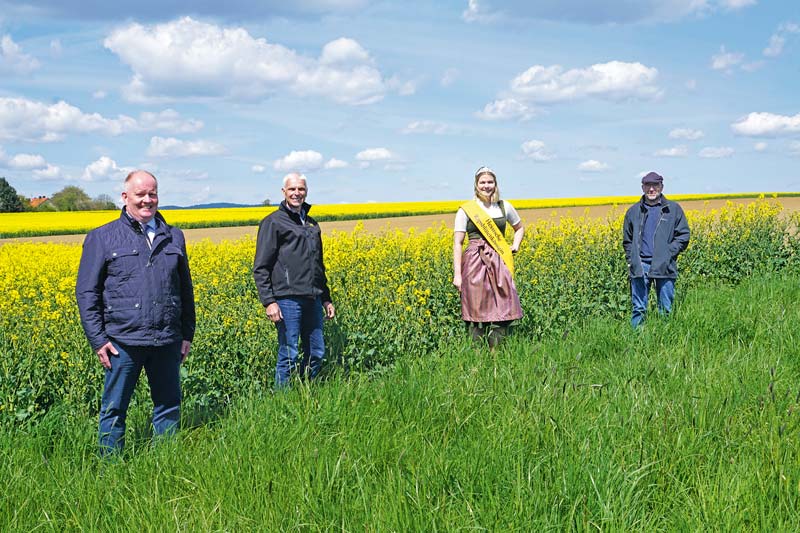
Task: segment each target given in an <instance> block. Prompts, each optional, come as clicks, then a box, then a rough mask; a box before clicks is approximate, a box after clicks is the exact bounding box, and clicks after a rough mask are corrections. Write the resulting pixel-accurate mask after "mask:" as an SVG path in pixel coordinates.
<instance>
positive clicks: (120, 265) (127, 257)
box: [106, 248, 141, 282]
mask: <svg viewBox="0 0 800 533" xmlns="http://www.w3.org/2000/svg"><path fill="white" fill-rule="evenodd" d="M140 252H141V250H139V249H138V248H117V249H114V250H111V251H110V252H109V253H108V257H107V258H106V262H107V264H108V266H107V268H108V278H109V279H111V280H114V281H115V282H125V281H127V280H128V279H130V278H131V276H133V275H134V274H135V273H136V272H137V271H138V268H139V254H140Z"/></svg>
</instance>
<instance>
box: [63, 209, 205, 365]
mask: <svg viewBox="0 0 800 533" xmlns="http://www.w3.org/2000/svg"><path fill="white" fill-rule="evenodd" d="M156 218H157V219H158V221H159V224H158V228H157V230H156V234H155V236H154V238H153V244H152V247H150V246H149V245H148V242H147V237H146V236H145V234H144V233H143V232H142V228H141V226H140V225H139V223H138V222H137V221H135V220H133V219H132V218H131V217H130V216H128V214H127V213H126V212H125V208H123V209H122V213H121V214H120V217H119V218H118V219H117V220H114V221H113V222H109V223H108V224H105V225H104V226H100V227H99V228H97V229H95V230H93V231H91V232H89V234H88V235H86V239H85V240H84V241H83V254H82V255H81V263H80V267H79V268H78V283H77V285H76V287H75V295H76V297H77V299H78V310H79V311H80V315H81V324H82V325H83V330H84V332H85V333H86V337H87V338H88V339H89V343H90V344H91V345H92V348H93V349H94V350H97V349H98V348H100V347H101V346H103V345H104V344H106V343H107V342H109V341H110V340H112V339H113V340H115V341H118V342H120V343H122V344H128V345H131V346H164V345H167V344H172V343H174V342H177V341H180V340H188V341H191V340H192V339H193V338H194V329H195V310H194V291H193V289H192V277H191V275H190V273H189V261H188V258H187V256H186V242H185V240H184V237H183V232H181V230H179V229H178V228H173V227H172V226H169V225H168V224H167V223H166V222H165V221H164V218H163V217H162V216H161V214H160V213H157V214H156Z"/></svg>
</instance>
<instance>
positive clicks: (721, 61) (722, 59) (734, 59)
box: [711, 46, 744, 72]
mask: <svg viewBox="0 0 800 533" xmlns="http://www.w3.org/2000/svg"><path fill="white" fill-rule="evenodd" d="M742 61H744V54H741V53H734V52H728V51H726V50H725V47H724V46H720V48H719V53H718V54H714V55H713V56H711V68H713V69H714V70H724V71H726V72H730V71H731V69H732V67H735V66H736V65H739V64H741V63H742Z"/></svg>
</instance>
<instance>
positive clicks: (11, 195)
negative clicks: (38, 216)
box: [0, 178, 22, 213]
mask: <svg viewBox="0 0 800 533" xmlns="http://www.w3.org/2000/svg"><path fill="white" fill-rule="evenodd" d="M20 211H22V202H21V201H20V199H19V195H17V190H16V189H15V188H14V187H12V186H11V184H10V183H8V181H6V179H5V178H0V213H19V212H20Z"/></svg>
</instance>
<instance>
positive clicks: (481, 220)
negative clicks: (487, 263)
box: [461, 200, 514, 276]
mask: <svg viewBox="0 0 800 533" xmlns="http://www.w3.org/2000/svg"><path fill="white" fill-rule="evenodd" d="M461 209H463V210H464V213H466V214H467V216H468V217H469V219H470V220H471V221H472V223H473V224H475V226H476V227H477V228H478V231H480V232H481V234H482V235H483V238H484V239H485V240H486V242H488V243H489V246H491V247H492V248H494V251H495V252H497V253H498V254H499V255H500V258H501V259H502V260H503V263H505V264H506V267H507V268H508V271H509V272H511V275H512V276H513V275H514V254H512V253H511V246H510V245H509V244H508V242H507V241H506V239H505V237H504V236H503V234H502V233H500V228H498V227H497V224H495V223H494V220H492V218H491V217H490V216H489V214H488V213H487V212H486V211H484V210H483V209H481V207H480V206H479V205H478V204H477V203H476V202H475V201H474V200H470V201H469V202H466V203H465V204H464V205H462V206H461Z"/></svg>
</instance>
